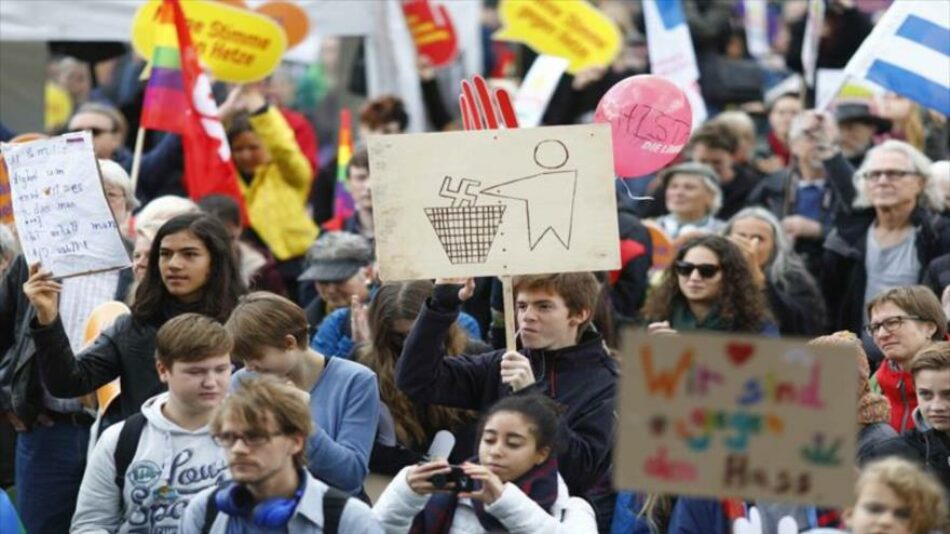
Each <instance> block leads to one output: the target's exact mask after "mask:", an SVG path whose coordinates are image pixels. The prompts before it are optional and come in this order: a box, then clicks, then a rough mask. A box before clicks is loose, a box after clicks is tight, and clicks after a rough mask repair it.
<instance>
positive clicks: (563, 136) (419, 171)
mask: <svg viewBox="0 0 950 534" xmlns="http://www.w3.org/2000/svg"><path fill="white" fill-rule="evenodd" d="M611 150H612V148H611V142H610V129H609V126H608V125H605V124H596V125H583V126H557V127H546V128H530V129H512V130H481V131H468V132H449V133H435V134H412V135H385V136H375V137H371V138H370V139H369V157H370V177H371V180H372V187H373V189H372V195H373V219H374V226H375V228H376V229H377V232H376V254H377V259H378V260H379V268H380V276H381V278H382V279H383V280H386V281H392V280H415V279H425V278H440V277H463V276H502V275H519V274H541V273H551V272H572V271H599V270H614V269H618V268H619V267H620V238H619V232H618V229H617V224H618V223H617V205H616V198H615V196H614V175H613V163H612V162H613V155H612V152H611Z"/></svg>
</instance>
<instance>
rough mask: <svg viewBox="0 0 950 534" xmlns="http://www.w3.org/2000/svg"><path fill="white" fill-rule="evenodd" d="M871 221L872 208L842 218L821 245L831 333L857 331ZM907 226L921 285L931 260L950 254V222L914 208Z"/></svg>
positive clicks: (865, 274) (860, 314)
mask: <svg viewBox="0 0 950 534" xmlns="http://www.w3.org/2000/svg"><path fill="white" fill-rule="evenodd" d="M874 219H875V212H874V209H873V208H867V209H863V210H858V211H855V212H853V213H851V214H849V215H845V216H842V217H840V218H839V220H838V223H837V226H836V228H835V229H834V230H833V231H832V232H831V234H830V235H829V236H828V239H827V240H826V241H825V251H824V255H823V257H822V269H821V285H822V289H823V293H824V295H825V299H826V301H827V304H828V320H829V322H830V326H831V330H850V331H852V332H860V331H861V326H862V321H863V317H864V316H863V308H864V290H865V288H866V287H867V272H865V270H864V260H865V257H866V255H867V236H868V232H869V231H870V229H871V225H872V224H873V223H874ZM910 222H911V224H912V225H913V228H914V230H913V231H914V232H915V233H916V234H917V236H916V244H915V246H916V247H917V259H918V261H919V262H920V265H921V266H922V268H921V270H920V275H919V279H918V281H921V280H923V277H924V273H925V272H926V267H927V265H929V264H930V262H931V261H932V260H933V259H934V258H937V257H938V256H942V255H943V254H947V253H950V219H947V218H945V217H943V216H941V215H939V214H935V213H932V212H929V211H927V210H925V209H923V208H920V207H918V208H916V209H915V210H914V212H913V213H912V214H911V216H910Z"/></svg>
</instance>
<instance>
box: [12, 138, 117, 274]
mask: <svg viewBox="0 0 950 534" xmlns="http://www.w3.org/2000/svg"><path fill="white" fill-rule="evenodd" d="M0 148H2V150H3V157H4V160H5V161H6V165H7V168H8V171H9V174H10V192H11V195H12V197H13V215H14V217H15V219H16V227H17V231H18V232H19V234H20V242H21V244H22V246H23V252H24V254H25V256H26V260H27V261H28V262H29V263H31V264H32V263H35V262H42V264H43V266H44V268H45V269H47V270H49V271H51V272H52V273H53V276H55V277H56V278H63V277H68V276H77V275H81V274H87V273H91V272H98V271H108V270H113V269H121V268H123V267H128V266H129V255H128V252H127V251H126V249H125V246H124V245H123V244H122V238H121V236H120V235H119V227H118V224H116V221H115V217H113V215H112V211H111V210H110V209H109V203H108V201H106V196H105V191H104V189H103V187H102V180H101V178H100V177H99V168H98V165H97V163H96V157H95V154H94V153H93V150H92V136H91V135H90V133H89V132H77V133H69V134H65V135H61V136H59V137H53V138H50V139H44V140H41V141H34V142H32V143H26V144H5V145H3V146H2V147H0Z"/></svg>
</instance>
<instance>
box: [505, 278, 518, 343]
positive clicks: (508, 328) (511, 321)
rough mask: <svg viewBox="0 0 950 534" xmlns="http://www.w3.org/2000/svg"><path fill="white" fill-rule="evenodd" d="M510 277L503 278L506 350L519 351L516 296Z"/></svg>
mask: <svg viewBox="0 0 950 534" xmlns="http://www.w3.org/2000/svg"><path fill="white" fill-rule="evenodd" d="M511 286H512V283H511V277H510V276H502V277H501V287H502V297H503V298H504V300H505V349H507V350H509V351H515V350H518V346H517V344H516V343H515V294H514V291H513V290H512V287H511Z"/></svg>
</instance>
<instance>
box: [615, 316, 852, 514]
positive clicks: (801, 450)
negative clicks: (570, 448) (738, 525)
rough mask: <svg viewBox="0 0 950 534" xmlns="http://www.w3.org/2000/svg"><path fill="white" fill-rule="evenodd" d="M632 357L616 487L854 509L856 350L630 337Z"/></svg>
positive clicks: (711, 338)
mask: <svg viewBox="0 0 950 534" xmlns="http://www.w3.org/2000/svg"><path fill="white" fill-rule="evenodd" d="M621 353H622V356H621V361H622V368H623V369H622V371H623V372H622V373H621V387H620V429H619V435H618V442H617V449H616V450H617V452H616V457H615V470H614V484H615V485H616V487H617V488H625V489H635V490H638V491H642V492H647V493H660V494H685V495H702V496H709V497H742V498H746V499H767V500H770V501H788V502H797V503H810V504H817V505H828V506H846V505H847V504H848V503H850V500H849V499H851V498H852V497H851V489H852V487H853V483H854V475H855V469H854V451H855V441H856V437H857V433H858V425H857V383H858V372H857V369H856V366H855V363H854V352H853V349H849V348H844V347H837V346H825V345H820V346H816V345H806V344H804V343H801V342H790V341H780V340H775V339H766V338H761V337H739V336H724V335H708V334H707V335H677V336H655V335H647V334H646V333H644V332H642V331H634V330H633V329H627V330H625V331H623V333H622V336H621Z"/></svg>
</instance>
